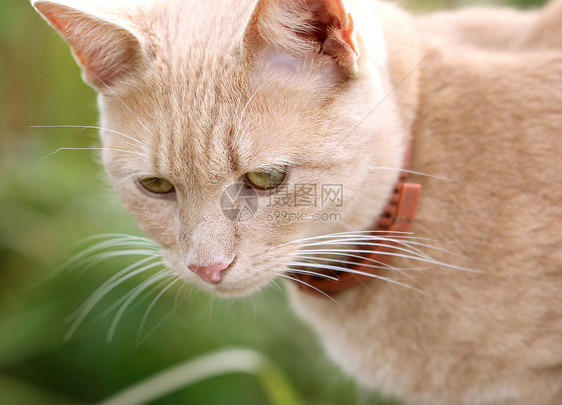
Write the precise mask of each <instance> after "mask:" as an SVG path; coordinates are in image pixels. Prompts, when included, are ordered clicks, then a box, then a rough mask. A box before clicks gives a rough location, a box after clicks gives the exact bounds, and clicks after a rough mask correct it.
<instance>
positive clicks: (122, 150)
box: [42, 148, 146, 159]
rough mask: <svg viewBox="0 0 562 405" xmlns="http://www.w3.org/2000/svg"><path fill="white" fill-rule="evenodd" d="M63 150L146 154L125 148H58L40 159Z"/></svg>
mask: <svg viewBox="0 0 562 405" xmlns="http://www.w3.org/2000/svg"><path fill="white" fill-rule="evenodd" d="M63 150H108V151H113V152H124V153H130V154H133V155H138V156H142V157H146V155H145V154H144V153H139V152H133V151H130V150H125V149H116V148H58V149H57V150H56V151H54V152H51V153H49V154H48V155H47V156H45V157H43V158H42V159H48V158H50V157H51V156H53V155H56V154H57V153H59V152H61V151H63Z"/></svg>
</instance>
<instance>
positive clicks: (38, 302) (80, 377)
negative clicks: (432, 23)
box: [0, 0, 541, 405]
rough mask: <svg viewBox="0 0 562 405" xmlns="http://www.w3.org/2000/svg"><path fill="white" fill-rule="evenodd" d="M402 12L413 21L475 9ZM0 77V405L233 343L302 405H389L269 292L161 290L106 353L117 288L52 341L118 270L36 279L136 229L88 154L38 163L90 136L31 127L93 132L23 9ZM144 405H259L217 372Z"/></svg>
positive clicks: (47, 37)
mask: <svg viewBox="0 0 562 405" xmlns="http://www.w3.org/2000/svg"><path fill="white" fill-rule="evenodd" d="M403 3H404V4H408V5H409V7H410V8H411V9H415V10H426V9H435V8H440V7H452V6H459V5H463V4H475V3H476V2H474V1H470V2H468V1H466V2H463V1H452V0H404V1H403ZM505 3H508V2H504V4H505ZM509 3H511V4H517V5H521V6H531V5H533V4H537V3H541V1H527V0H511V1H510V2H509ZM0 78H1V79H0V173H1V180H0V404H60V403H88V402H93V401H99V400H102V399H103V398H106V397H108V396H110V395H111V394H113V393H115V392H117V391H119V390H121V389H123V388H125V387H127V386H129V385H131V384H133V383H135V382H137V381H139V380H142V379H144V378H146V377H149V376H151V375H154V374H155V373H157V372H159V371H161V370H163V369H165V368H168V367H171V366H173V365H175V364H178V363H180V362H182V361H185V360H189V359H192V358H194V357H196V356H199V355H201V354H205V353H209V352H213V351H215V350H218V349H220V348H223V347H225V346H232V345H236V346H242V347H248V348H252V349H254V350H257V351H259V352H261V353H263V354H264V355H265V356H267V357H268V358H269V359H270V360H271V361H272V362H273V364H275V365H276V367H278V368H279V370H280V371H281V373H282V374H283V375H284V376H286V378H288V379H289V380H290V382H291V384H292V385H294V386H295V387H296V389H297V391H298V392H299V393H300V395H301V396H302V397H303V398H305V399H306V401H307V403H310V404H326V405H328V404H350V403H365V404H367V403H368V404H379V405H382V404H390V403H392V402H390V401H383V400H379V399H377V398H376V397H374V396H372V395H369V394H366V393H363V392H358V391H357V389H356V388H355V386H354V384H353V383H352V382H351V381H350V380H349V379H347V378H346V377H344V376H343V375H342V374H341V373H340V372H339V371H338V370H337V368H336V367H335V366H333V365H332V364H331V363H330V362H329V361H328V360H326V359H325V356H324V354H323V353H322V350H321V349H320V348H319V344H318V341H317V339H316V338H315V336H314V335H313V334H312V333H311V331H310V330H309V329H308V328H307V327H306V326H304V325H302V324H301V323H299V322H298V321H297V320H295V318H294V316H293V315H292V314H291V312H290V310H289V309H288V306H287V303H286V301H285V298H284V297H283V296H282V294H280V293H278V292H277V291H276V290H275V289H269V290H267V291H265V292H264V293H261V294H258V295H257V296H256V297H253V298H251V299H246V300H242V301H236V302H235V301H219V300H213V299H212V298H210V297H208V296H206V295H205V294H203V293H197V292H190V293H188V294H186V293H185V292H184V293H183V294H182V296H185V297H187V299H186V300H185V301H184V302H183V303H181V304H180V305H176V304H177V303H176V297H177V294H176V292H175V291H169V292H168V293H167V294H165V295H164V296H163V297H162V299H161V301H160V302H159V303H158V305H156V306H155V308H154V310H153V312H152V314H151V316H150V317H149V320H148V323H147V331H146V332H145V333H144V337H147V338H146V340H145V341H144V342H143V343H142V344H141V345H139V346H138V347H137V343H138V342H137V330H138V328H139V324H140V322H141V319H142V317H143V315H144V312H145V311H146V309H147V306H148V305H149V302H150V300H149V301H141V302H140V304H139V305H137V306H136V307H133V308H131V310H129V311H128V312H127V314H126V316H125V318H124V319H123V321H122V322H121V323H120V325H119V327H118V329H117V335H116V338H115V339H114V341H113V343H112V344H106V343H105V335H106V334H107V331H108V329H109V325H110V323H111V320H112V316H109V317H106V318H103V319H100V314H101V313H102V312H103V310H104V309H107V308H108V307H109V306H110V305H111V304H113V303H114V302H115V301H116V300H118V299H119V298H120V297H121V296H122V295H123V294H124V293H126V292H128V291H129V290H130V289H131V288H132V287H133V286H135V285H136V284H135V283H129V284H127V285H124V286H123V288H121V289H118V290H117V291H116V292H115V293H113V294H109V296H108V298H107V299H105V300H103V301H102V302H101V304H100V307H99V309H98V310H97V311H94V314H93V315H92V316H91V317H89V318H88V319H87V320H86V322H85V323H84V325H83V326H82V327H81V328H80V329H79V330H78V333H77V335H76V336H75V337H74V338H73V339H72V340H71V341H70V342H69V343H63V341H62V337H63V335H64V333H65V332H66V331H67V329H68V327H69V324H68V323H65V321H64V320H65V318H66V317H67V316H68V315H69V314H70V313H71V312H73V311H74V310H75V309H76V308H78V306H79V305H80V304H81V303H83V302H84V300H85V299H86V298H87V297H88V296H89V294H91V293H92V292H93V291H94V290H95V289H96V288H97V287H98V286H99V285H101V284H102V283H103V282H104V281H106V280H107V279H108V278H109V277H111V275H113V274H115V273H116V272H117V271H119V270H121V269H122V268H123V266H125V265H126V264H127V263H130V262H131V261H128V262H127V261H120V260H115V261H111V262H108V263H106V264H103V265H100V266H96V267H95V268H93V269H91V270H89V271H88V272H85V273H84V274H80V275H78V274H77V273H64V274H62V275H61V276H59V277H56V278H54V279H50V280H49V279H48V275H49V274H51V273H52V271H53V270H54V269H55V268H56V267H57V265H59V264H60V263H62V262H63V261H64V260H65V259H67V258H68V257H70V256H71V255H72V254H73V253H74V252H76V250H77V248H73V246H74V244H75V243H76V242H77V241H79V240H81V239H83V238H85V237H88V236H91V235H94V234H98V233H114V232H123V233H133V234H138V231H137V229H136V226H135V224H134V222H133V220H132V219H131V217H130V216H129V215H128V213H126V212H125V211H124V210H123V208H122V207H121V205H120V204H119V202H118V201H117V199H116V197H115V196H114V194H113V192H112V190H111V187H110V186H109V185H108V184H107V183H106V181H105V178H104V176H103V175H102V169H101V167H100V165H99V164H98V163H97V159H96V158H95V155H94V154H92V153H89V152H82V151H72V152H71V151H68V152H61V153H59V154H57V155H54V156H51V157H50V158H48V159H42V158H43V157H44V156H46V155H48V154H49V153H50V152H52V151H54V150H56V149H57V148H59V147H61V146H71V147H88V146H95V145H96V142H97V140H96V136H95V135H96V134H95V133H93V132H91V131H80V130H74V129H33V128H31V126H32V125H60V124H65V125H68V124H77V125H95V123H96V121H97V117H96V108H95V94H94V92H93V91H92V90H90V89H89V88H88V87H87V86H85V85H84V84H83V83H82V81H81V79H80V73H79V69H78V68H77V66H76V65H75V63H74V61H73V60H72V58H71V56H70V53H69V51H68V49H67V47H66V45H65V44H64V43H63V42H62V41H61V40H60V39H59V38H58V36H57V35H56V34H55V33H54V32H53V31H52V30H51V29H50V28H48V27H47V25H46V24H45V23H44V22H43V21H42V20H41V18H40V17H39V16H38V15H36V14H35V12H34V11H33V9H32V8H31V6H30V5H29V4H28V2H27V1H26V0H2V2H0ZM137 283H138V281H137ZM180 301H181V300H180ZM174 308H175V309H174ZM112 315H113V314H112ZM162 319H165V321H164V322H163V323H162V324H161V325H160V326H159V327H157V328H156V329H155V330H154V332H153V333H152V334H150V335H147V334H148V332H150V330H151V329H153V328H155V327H156V326H158V325H159V324H160V323H161V322H160V321H161V320H162ZM155 403H157V404H219V403H228V404H263V403H267V397H266V396H265V394H264V391H263V388H262V387H261V386H260V385H259V383H258V381H257V380H256V379H255V378H253V377H251V376H248V375H227V376H220V377H217V378H213V379H209V380H206V381H204V382H202V383H199V384H197V385H194V386H191V387H189V388H187V389H183V390H180V391H179V392H176V393H174V394H172V395H170V396H168V397H166V398H165V399H163V400H160V401H156V402H155Z"/></svg>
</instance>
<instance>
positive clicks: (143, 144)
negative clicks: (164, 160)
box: [30, 125, 148, 146]
mask: <svg viewBox="0 0 562 405" xmlns="http://www.w3.org/2000/svg"><path fill="white" fill-rule="evenodd" d="M30 128H76V129H97V130H100V131H107V132H111V133H113V134H116V135H121V136H123V137H125V138H127V139H130V140H131V141H134V142H136V143H138V144H139V145H142V146H148V145H147V144H146V143H144V142H141V141H139V140H138V139H136V138H133V137H132V136H130V135H127V134H124V133H122V132H119V131H115V130H113V129H109V128H103V127H96V126H92V125H32V126H31V127H30Z"/></svg>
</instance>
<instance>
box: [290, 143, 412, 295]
mask: <svg viewBox="0 0 562 405" xmlns="http://www.w3.org/2000/svg"><path fill="white" fill-rule="evenodd" d="M411 150H412V149H411V148H410V149H409V150H408V152H407V153H406V159H405V164H404V171H403V172H402V174H401V176H400V178H399V180H398V182H397V183H396V185H395V187H394V190H393V192H392V194H391V196H390V198H389V201H388V203H387V205H386V208H385V209H384V211H383V213H382V215H381V216H380V217H379V218H378V220H377V223H376V225H375V227H374V228H373V230H374V231H375V232H374V233H373V234H374V235H377V236H378V235H380V236H381V237H387V238H389V239H394V240H397V239H399V238H400V233H401V232H404V233H405V232H408V231H409V230H410V227H411V226H412V221H413V219H414V216H415V215H416V210H417V208H418V203H419V200H420V195H421V185H419V184H412V183H407V182H406V180H407V178H408V171H407V170H408V168H409V166H410V160H411ZM381 242H382V243H381V244H382V245H384V246H373V245H375V244H374V243H371V244H370V245H359V246H358V250H360V251H364V252H368V253H363V254H362V257H361V258H360V259H358V260H357V261H356V262H355V263H354V264H352V265H348V266H347V268H348V269H349V270H350V271H352V272H347V271H326V272H324V273H325V274H327V275H329V276H332V277H336V278H337V280H333V279H329V278H323V277H319V276H313V275H309V274H297V273H293V274H291V277H294V278H296V279H298V281H299V282H298V283H297V284H298V286H299V288H300V289H301V290H302V291H305V292H308V293H311V294H314V295H322V296H329V297H333V296H335V295H336V294H338V293H340V292H342V291H344V290H347V289H349V288H352V287H355V286H357V285H360V284H363V283H364V281H366V280H368V279H370V278H372V277H369V275H370V274H377V273H378V272H379V271H380V270H379V268H384V267H385V266H386V265H388V263H389V262H390V260H391V258H392V255H391V254H390V253H392V252H394V251H395V250H396V245H397V244H396V243H395V242H390V241H385V240H383V239H382V238H381ZM373 265H374V266H373ZM358 273H359V274H358ZM360 273H363V274H360Z"/></svg>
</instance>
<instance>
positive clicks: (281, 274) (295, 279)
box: [277, 273, 343, 307]
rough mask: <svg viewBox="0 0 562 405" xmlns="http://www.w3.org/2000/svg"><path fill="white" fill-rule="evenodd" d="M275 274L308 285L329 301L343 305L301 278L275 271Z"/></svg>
mask: <svg viewBox="0 0 562 405" xmlns="http://www.w3.org/2000/svg"><path fill="white" fill-rule="evenodd" d="M277 275H278V276H279V277H283V278H286V279H288V280H292V281H294V282H296V283H300V284H303V285H305V286H307V287H309V288H312V289H313V290H315V291H317V292H319V293H320V294H322V295H323V296H325V297H326V298H328V299H329V300H330V301H332V302H334V303H336V304H337V305H338V306H340V307H343V305H342V304H340V303H339V302H338V301H337V300H335V299H334V298H332V297H330V296H329V295H328V294H326V293H325V292H324V291H322V290H320V289H318V288H316V287H314V286H313V285H310V284H308V283H305V282H304V281H302V280H299V279H298V278H294V277H291V276H288V275H286V274H283V273H277Z"/></svg>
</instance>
